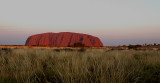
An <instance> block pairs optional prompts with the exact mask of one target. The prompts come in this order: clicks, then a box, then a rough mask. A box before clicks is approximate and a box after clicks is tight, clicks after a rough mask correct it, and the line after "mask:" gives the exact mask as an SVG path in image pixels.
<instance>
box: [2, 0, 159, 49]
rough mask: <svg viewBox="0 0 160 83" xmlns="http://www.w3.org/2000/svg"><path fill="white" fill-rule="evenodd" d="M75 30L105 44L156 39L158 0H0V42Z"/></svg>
mask: <svg viewBox="0 0 160 83" xmlns="http://www.w3.org/2000/svg"><path fill="white" fill-rule="evenodd" d="M46 32H77V33H86V34H90V35H93V36H97V37H99V38H100V39H101V40H102V42H103V44H104V45H105V46H112V45H124V44H126V45H128V44H144V43H160V37H159V35H160V0H0V44H10V45H19V44H21V45H23V44H24V43H25V41H26V39H27V37H28V36H30V35H33V34H37V33H46Z"/></svg>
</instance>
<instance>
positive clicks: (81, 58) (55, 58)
mask: <svg viewBox="0 0 160 83" xmlns="http://www.w3.org/2000/svg"><path fill="white" fill-rule="evenodd" d="M83 50H84V49H79V50H69V49H64V50H60V49H55V50H53V49H1V48H0V83H70V82H71V83H88V82H89V83H93V82H96V83H146V82H147V83H159V82H160V51H152V50H148V51H147V50H145V51H136V50H122V51H118V50H112V51H107V50H104V49H85V51H83Z"/></svg>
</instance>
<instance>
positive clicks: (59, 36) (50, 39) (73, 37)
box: [25, 32, 103, 47]
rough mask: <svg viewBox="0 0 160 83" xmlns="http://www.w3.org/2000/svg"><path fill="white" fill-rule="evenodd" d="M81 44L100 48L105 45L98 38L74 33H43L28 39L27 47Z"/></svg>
mask: <svg viewBox="0 0 160 83" xmlns="http://www.w3.org/2000/svg"><path fill="white" fill-rule="evenodd" d="M78 42H81V43H83V44H84V46H88V47H100V46H103V43H102V42H101V40H100V39H99V38H98V37H95V36H92V35H88V34H82V33H73V32H60V33H42V34H36V35H32V36H30V37H28V39H27V41H26V44H25V45H26V46H62V47H67V46H73V45H74V44H75V43H78Z"/></svg>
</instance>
